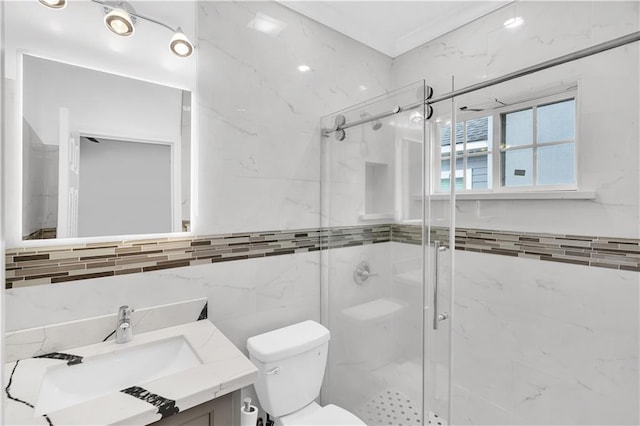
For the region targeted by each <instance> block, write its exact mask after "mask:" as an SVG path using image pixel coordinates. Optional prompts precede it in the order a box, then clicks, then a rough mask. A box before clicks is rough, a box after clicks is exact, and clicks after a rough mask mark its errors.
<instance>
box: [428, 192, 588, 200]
mask: <svg viewBox="0 0 640 426" xmlns="http://www.w3.org/2000/svg"><path fill="white" fill-rule="evenodd" d="M418 198H419V197H418ZM595 198H596V193H595V191H530V192H484V193H482V192H480V193H464V192H463V193H459V194H456V201H476V200H594V199H595ZM448 199H449V194H434V195H432V196H431V200H433V201H440V200H443V201H444V200H448Z"/></svg>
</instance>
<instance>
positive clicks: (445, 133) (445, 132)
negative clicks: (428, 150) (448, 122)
mask: <svg viewBox="0 0 640 426" xmlns="http://www.w3.org/2000/svg"><path fill="white" fill-rule="evenodd" d="M449 145H451V126H447V127H441V128H440V146H449Z"/></svg>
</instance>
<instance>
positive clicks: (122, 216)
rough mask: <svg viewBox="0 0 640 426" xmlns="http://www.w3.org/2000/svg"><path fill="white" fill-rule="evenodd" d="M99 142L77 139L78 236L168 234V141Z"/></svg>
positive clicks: (169, 229)
mask: <svg viewBox="0 0 640 426" xmlns="http://www.w3.org/2000/svg"><path fill="white" fill-rule="evenodd" d="M98 140H99V141H100V143H95V142H91V141H88V140H87V139H86V138H81V139H80V173H79V174H80V186H79V190H78V194H79V195H78V236H80V237H95V236H101V235H128V234H135V233H143V234H146V233H149V234H152V233H161V232H171V229H172V223H171V219H172V215H171V150H172V147H171V145H165V144H154V143H135V142H129V141H126V140H125V141H114V140H109V139H98ZM175 149H178V148H175Z"/></svg>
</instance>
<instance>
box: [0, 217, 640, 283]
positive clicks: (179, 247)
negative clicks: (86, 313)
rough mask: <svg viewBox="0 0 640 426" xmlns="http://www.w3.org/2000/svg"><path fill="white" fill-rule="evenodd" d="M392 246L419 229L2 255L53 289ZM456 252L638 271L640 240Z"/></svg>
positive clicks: (484, 240)
mask: <svg viewBox="0 0 640 426" xmlns="http://www.w3.org/2000/svg"><path fill="white" fill-rule="evenodd" d="M431 233H432V235H431V239H432V240H434V239H438V240H441V241H444V242H445V243H446V242H447V241H448V239H449V236H448V231H447V229H446V228H433V229H432V230H431ZM389 241H395V242H402V243H408V244H421V242H422V230H421V227H420V226H419V225H399V224H381V225H367V226H347V227H335V228H329V229H321V228H315V229H298V230H286V231H266V232H246V233H233V234H222V235H211V236H195V237H183V238H163V239H153V240H136V241H112V242H103V243H87V244H79V245H67V246H52V247H37V248H20V249H10V250H7V251H6V253H5V262H6V263H5V264H6V284H5V286H6V288H18V287H26V286H32V285H43V284H55V283H61V282H67V281H75V280H83V279H89V278H99V277H108V276H115V275H124V274H134V273H140V272H148V271H156V270H160V269H170V268H180V267H186V266H195V265H204V264H209V263H216V262H228V261H233V260H244V259H252V258H258V257H268V256H279V255H286V254H294V253H303V252H310V251H317V250H325V249H331V248H340V247H353V246H361V245H365V244H376V243H385V242H389ZM456 250H465V251H474V252H479V253H487V254H496V255H502V256H513V257H522V258H530V259H537V260H544V261H552V262H563V263H571V264H575V265H584V266H594V267H600V268H611V269H618V270H627V271H640V239H632V238H607V237H590V236H577V235H559V234H544V233H524V232H507V231H495V230H486V229H468V228H457V229H456Z"/></svg>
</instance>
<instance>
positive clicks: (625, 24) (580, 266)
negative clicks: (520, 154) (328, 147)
mask: <svg viewBox="0 0 640 426" xmlns="http://www.w3.org/2000/svg"><path fill="white" fill-rule="evenodd" d="M513 16H521V17H522V18H523V19H524V24H523V25H522V26H520V27H518V28H514V29H509V28H505V27H504V26H503V23H504V22H505V21H506V20H507V19H508V18H512V17H513ZM639 18H640V4H638V3H637V2H600V1H580V2H564V1H563V2H553V1H549V2H525V1H520V2H513V3H510V4H509V5H507V6H505V7H504V8H502V9H499V10H497V11H495V12H493V13H491V14H489V15H487V16H485V17H483V18H481V19H478V20H476V21H474V22H472V23H470V24H468V25H465V26H464V27H461V28H459V29H457V30H455V31H452V32H450V33H448V34H446V35H444V36H442V37H440V38H438V39H436V40H434V41H432V42H429V43H426V44H425V45H423V46H420V47H419V48H417V49H414V50H412V51H410V52H408V53H406V54H404V55H401V56H400V57H398V58H396V59H395V60H394V74H393V79H394V87H402V86H404V85H405V84H408V83H410V82H413V81H415V80H416V79H417V78H421V77H424V78H426V79H427V84H428V85H430V86H432V87H434V90H435V93H436V95H437V94H438V93H445V92H448V91H449V90H450V88H451V76H452V75H453V76H455V87H456V88H461V87H465V86H468V85H470V84H475V83H478V82H480V81H484V80H486V79H489V78H493V77H498V76H501V75H504V74H507V73H509V72H512V71H515V70H518V69H521V68H524V67H527V66H530V65H533V64H536V63H539V62H542V61H545V60H548V59H551V58H554V57H557V56H560V55H564V54H568V53H570V52H573V51H576V50H578V49H582V48H586V47H588V46H591V45H594V44H597V43H601V42H604V41H607V40H611V39H614V38H616V37H620V36H623V35H626V34H629V33H633V32H636V31H638V29H639V28H640V22H639ZM639 51H640V47H639V43H637V42H636V43H633V44H629V45H627V46H624V47H621V48H617V49H613V50H610V51H607V52H604V53H601V54H598V55H595V56H592V57H589V58H585V59H583V60H580V61H576V62H572V63H569V64H565V65H562V66H558V67H554V68H551V69H548V70H545V71H542V72H538V73H535V74H532V75H530V76H527V77H523V78H519V79H517V80H514V81H512V82H510V83H506V84H501V85H499V86H494V87H492V88H488V89H484V90H483V91H481V92H479V93H474V94H473V95H474V96H476V97H477V96H482V97H483V98H484V99H486V100H487V102H489V101H490V100H493V99H495V98H497V99H499V100H502V101H506V102H509V101H510V100H511V99H513V98H514V97H515V96H516V95H518V96H520V97H521V98H520V99H522V96H525V97H530V98H531V99H533V98H536V97H538V96H539V95H538V93H540V92H544V91H549V90H554V89H555V90H561V89H560V86H561V85H562V84H564V85H565V87H566V86H568V85H573V86H576V87H577V102H578V105H579V107H578V120H577V146H578V148H577V151H576V152H577V167H578V177H579V178H578V183H579V185H580V188H581V189H584V190H590V191H594V192H595V193H596V198H595V199H594V200H515V199H514V200H486V199H485V200H459V201H458V202H457V203H456V225H457V227H458V228H459V229H469V230H478V229H493V230H499V234H503V235H504V238H503V237H499V238H497V239H496V241H495V242H492V245H493V247H492V248H491V249H489V250H496V251H503V250H505V249H506V251H505V252H504V253H503V254H506V256H505V255H502V256H494V255H489V254H487V253H485V251H486V250H487V248H486V246H483V245H480V246H479V245H478V241H477V240H476V238H477V236H480V237H482V236H483V234H486V233H484V232H478V231H473V232H472V233H470V234H467V236H466V237H465V238H464V239H465V245H466V247H468V248H469V249H471V250H467V249H465V250H464V251H460V250H458V251H456V260H455V262H456V264H455V265H456V274H455V280H456V281H455V285H456V288H455V297H456V305H455V312H454V318H455V320H454V322H453V325H454V330H453V332H454V341H453V365H454V368H453V376H452V381H453V383H452V384H453V393H454V396H453V418H452V419H450V420H451V421H452V422H454V423H456V424H504V425H513V424H638V422H639V421H640V419H639V417H638V415H639V414H638V413H639V412H640V407H639V406H638V400H639V389H638V381H637V377H638V363H639V357H638V355H639V354H638V336H639V334H640V330H639V329H638V324H639V317H638V315H639V310H640V309H639V301H638V296H639V293H638V290H639V280H640V278H639V274H638V272H637V270H638V269H637V264H635V265H632V264H631V263H633V262H630V263H627V262H629V261H630V260H631V259H634V258H636V259H637V253H636V254H634V253H633V252H634V251H635V248H632V251H631V252H627V253H626V254H625V255H624V256H625V258H626V259H621V260H622V262H623V263H621V264H619V268H621V269H617V268H618V267H617V266H614V269H607V267H608V266H612V265H610V264H609V263H608V261H609V260H610V259H611V257H610V256H612V255H613V256H617V254H616V252H617V251H618V250H620V248H621V247H623V250H626V248H624V247H627V246H626V244H627V243H629V242H630V243H632V244H634V245H635V241H637V238H638V237H639V236H640V227H639V224H640V217H639V216H640V203H639V194H640V189H639V186H638V185H639V183H640V175H639V168H638V161H637V159H638V157H639V156H640V151H639V150H640V143H639V140H640V136H639V127H638V117H639V116H640V112H639V111H640V105H639V103H640V101H639V99H638V95H637V94H638V93H639V91H640V87H639V84H640V80H638V78H637V76H638V73H639V72H640V70H639V64H640V60H639V57H640V55H639ZM470 95H471V94H470ZM469 97H470V96H468V97H465V96H462V97H460V98H458V99H456V102H458V104H457V105H458V106H462V105H466V103H465V102H468V99H469ZM439 108H445V109H446V108H449V109H450V104H448V105H446V106H442V105H441V106H440V107H439ZM436 109H438V108H436ZM437 112H438V111H436V113H437ZM431 211H432V213H433V214H434V216H435V219H436V220H437V219H440V218H446V217H447V216H446V215H447V213H448V209H447V208H446V204H445V203H443V202H441V201H434V202H432V204H431ZM512 233H515V234H519V235H520V236H519V237H518V239H517V240H515V241H514V240H512V241H509V239H510V238H512V237H513V234H512ZM529 233H535V234H545V233H548V234H552V235H527V234H529ZM580 235H582V236H586V235H598V236H609V237H611V240H608V239H603V240H602V241H595V240H592V241H587V240H583V239H582V238H580V237H579V238H575V237H573V236H580ZM457 237H458V236H457ZM536 240H537V241H536ZM542 245H546V247H542ZM516 246H517V247H519V248H521V249H524V250H525V255H524V257H528V256H530V255H532V256H533V259H527V258H523V255H521V254H519V255H518V256H519V257H515V256H511V255H509V254H510V253H511V254H513V250H514V248H515V247H516ZM585 249H589V250H585ZM587 251H588V252H589V254H587ZM527 252H528V253H527ZM538 257H539V258H540V259H541V260H544V261H540V260H537V259H536V258H538ZM571 263H574V264H571ZM587 263H589V265H590V266H589V267H587V266H584V265H586V264H587ZM592 266H603V267H592ZM627 268H628V269H629V270H624V269H627ZM632 378H633V379H632Z"/></svg>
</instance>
